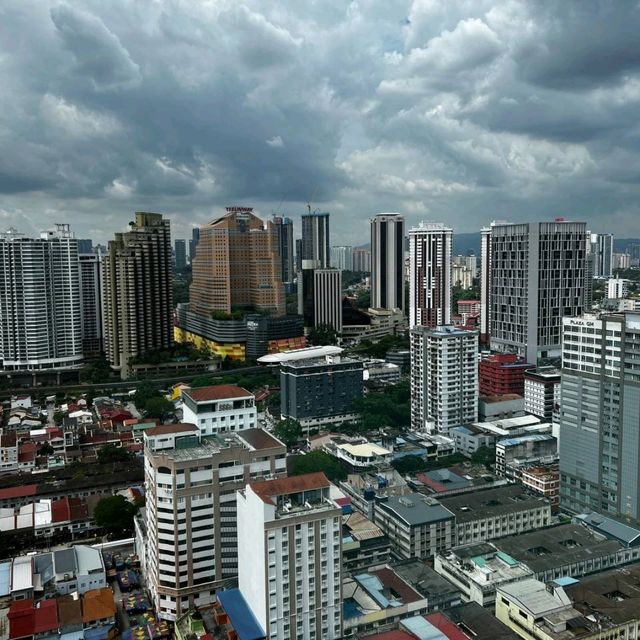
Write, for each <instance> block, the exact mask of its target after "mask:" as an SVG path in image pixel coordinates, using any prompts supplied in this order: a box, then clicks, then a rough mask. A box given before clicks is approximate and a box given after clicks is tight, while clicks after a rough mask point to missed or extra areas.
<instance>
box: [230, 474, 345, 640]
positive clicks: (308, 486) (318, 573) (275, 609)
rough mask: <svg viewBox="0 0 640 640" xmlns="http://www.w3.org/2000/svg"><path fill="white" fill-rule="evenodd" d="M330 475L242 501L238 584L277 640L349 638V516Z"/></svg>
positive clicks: (276, 486) (271, 487) (258, 485)
mask: <svg viewBox="0 0 640 640" xmlns="http://www.w3.org/2000/svg"><path fill="white" fill-rule="evenodd" d="M330 494H331V484H330V482H329V481H328V480H327V478H326V476H325V475H324V473H310V474H307V475H303V476H295V477H291V478H283V479H279V480H267V481H264V482H254V483H251V484H249V485H248V486H247V487H246V489H244V490H243V491H241V492H239V494H238V582H239V587H240V590H241V591H242V594H243V596H244V597H245V600H246V601H247V604H248V605H249V606H250V607H251V609H252V611H253V613H254V615H255V616H256V618H257V619H258V622H259V623H260V625H261V626H262V628H263V629H265V631H266V634H267V638H269V639H270V640H293V639H295V640H312V639H314V640H320V639H322V640H334V639H337V638H341V637H342V598H341V592H342V585H341V565H342V547H341V545H342V509H341V508H340V507H339V506H338V505H337V504H336V502H334V501H333V500H332V499H331V495H330Z"/></svg>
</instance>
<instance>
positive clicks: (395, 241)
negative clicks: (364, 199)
mask: <svg viewBox="0 0 640 640" xmlns="http://www.w3.org/2000/svg"><path fill="white" fill-rule="evenodd" d="M404 302H405V301H404V218H403V216H401V215H400V214H399V213H379V214H378V215H376V216H374V217H373V218H372V219H371V306H372V307H373V308H374V309H402V310H404Z"/></svg>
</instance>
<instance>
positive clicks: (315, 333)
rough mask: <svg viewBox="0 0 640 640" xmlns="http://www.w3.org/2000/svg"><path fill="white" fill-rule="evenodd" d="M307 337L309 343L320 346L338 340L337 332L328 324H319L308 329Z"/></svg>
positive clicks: (334, 342)
mask: <svg viewBox="0 0 640 640" xmlns="http://www.w3.org/2000/svg"><path fill="white" fill-rule="evenodd" d="M307 339H308V341H309V344H311V345H313V346H315V347H320V346H323V345H327V344H336V343H337V342H338V334H337V333H336V330H335V329H334V328H333V327H332V326H331V325H330V324H319V325H316V326H315V327H313V328H312V329H311V331H309V335H308V336H307Z"/></svg>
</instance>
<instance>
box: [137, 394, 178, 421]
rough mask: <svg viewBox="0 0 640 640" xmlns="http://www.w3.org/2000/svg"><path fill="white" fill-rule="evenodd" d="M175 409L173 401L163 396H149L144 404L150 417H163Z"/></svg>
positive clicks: (145, 410)
mask: <svg viewBox="0 0 640 640" xmlns="http://www.w3.org/2000/svg"><path fill="white" fill-rule="evenodd" d="M173 410H174V406H173V403H172V402H171V401H170V400H167V399H166V398H163V397H162V396H157V397H154V398H149V399H148V400H147V401H146V402H145V405H144V412H145V415H146V416H147V417H148V418H162V417H163V416H165V415H166V414H167V413H171V412H172V411H173Z"/></svg>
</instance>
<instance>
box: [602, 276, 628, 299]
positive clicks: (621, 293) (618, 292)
mask: <svg viewBox="0 0 640 640" xmlns="http://www.w3.org/2000/svg"><path fill="white" fill-rule="evenodd" d="M628 294H629V280H624V279H623V278H609V280H607V298H626V297H627V295H628Z"/></svg>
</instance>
